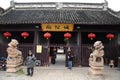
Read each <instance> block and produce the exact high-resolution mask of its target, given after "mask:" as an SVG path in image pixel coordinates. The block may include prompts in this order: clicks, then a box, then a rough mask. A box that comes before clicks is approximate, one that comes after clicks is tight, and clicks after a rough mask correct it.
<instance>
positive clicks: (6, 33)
mask: <svg viewBox="0 0 120 80" xmlns="http://www.w3.org/2000/svg"><path fill="white" fill-rule="evenodd" d="M3 35H4V37H6V38H7V39H8V38H9V37H11V36H12V34H11V33H10V32H5V33H3Z"/></svg>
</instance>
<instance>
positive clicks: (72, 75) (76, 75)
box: [0, 67, 120, 80]
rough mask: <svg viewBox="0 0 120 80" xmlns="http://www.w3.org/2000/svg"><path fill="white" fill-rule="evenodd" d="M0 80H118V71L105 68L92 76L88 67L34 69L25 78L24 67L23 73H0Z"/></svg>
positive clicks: (119, 78)
mask: <svg viewBox="0 0 120 80" xmlns="http://www.w3.org/2000/svg"><path fill="white" fill-rule="evenodd" d="M0 80H120V70H117V69H116V68H114V69H111V68H109V67H105V70H104V74H103V75H101V76H94V75H90V74H88V67H78V68H76V67H73V69H72V70H69V69H67V68H66V67H64V69H63V68H56V69H52V68H51V67H35V71H34V75H33V77H30V76H26V67H23V72H22V71H21V72H17V73H6V72H5V71H0Z"/></svg>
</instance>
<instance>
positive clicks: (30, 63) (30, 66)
mask: <svg viewBox="0 0 120 80" xmlns="http://www.w3.org/2000/svg"><path fill="white" fill-rule="evenodd" d="M35 61H36V57H35V55H34V54H33V53H32V51H31V50H29V53H28V56H27V58H26V61H25V64H26V66H27V76H31V77H32V76H33V72H34V66H35Z"/></svg>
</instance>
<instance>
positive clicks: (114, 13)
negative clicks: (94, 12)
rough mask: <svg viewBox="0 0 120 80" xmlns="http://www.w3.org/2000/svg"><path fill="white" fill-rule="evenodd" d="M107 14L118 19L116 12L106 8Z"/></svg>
mask: <svg viewBox="0 0 120 80" xmlns="http://www.w3.org/2000/svg"><path fill="white" fill-rule="evenodd" d="M108 12H109V13H110V14H111V15H113V16H114V17H117V18H119V19H120V16H118V15H117V12H115V11H113V10H112V9H110V8H108Z"/></svg>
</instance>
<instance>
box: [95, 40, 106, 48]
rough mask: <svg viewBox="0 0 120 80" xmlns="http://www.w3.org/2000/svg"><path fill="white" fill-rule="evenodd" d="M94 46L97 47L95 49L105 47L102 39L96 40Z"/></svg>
mask: <svg viewBox="0 0 120 80" xmlns="http://www.w3.org/2000/svg"><path fill="white" fill-rule="evenodd" d="M93 46H94V47H95V49H103V48H104V46H103V44H102V42H101V41H96V42H95V43H94V45H93Z"/></svg>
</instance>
